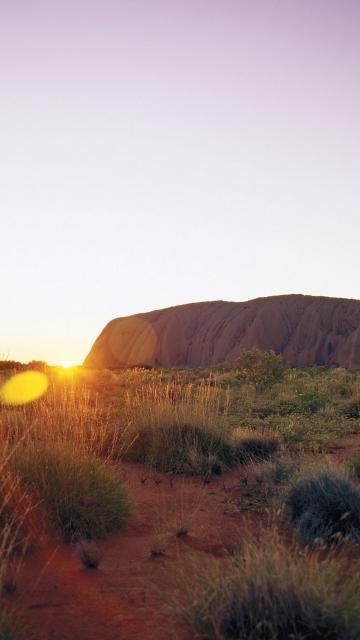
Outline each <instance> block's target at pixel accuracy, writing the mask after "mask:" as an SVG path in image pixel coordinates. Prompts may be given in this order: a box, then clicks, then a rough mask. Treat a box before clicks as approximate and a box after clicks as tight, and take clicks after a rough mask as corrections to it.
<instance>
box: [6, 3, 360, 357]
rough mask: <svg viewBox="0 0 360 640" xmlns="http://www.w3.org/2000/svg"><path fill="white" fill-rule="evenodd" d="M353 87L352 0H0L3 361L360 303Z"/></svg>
mask: <svg viewBox="0 0 360 640" xmlns="http://www.w3.org/2000/svg"><path fill="white" fill-rule="evenodd" d="M359 78H360V2H358V0H182V1H181V2H179V1H178V0H86V1H85V0H84V1H82V0H71V1H70V0H62V1H61V2H58V0H54V1H53V0H0V274H1V296H0V312H1V313H0V359H17V360H21V361H24V362H27V361H29V360H32V359H42V360H46V361H48V362H49V363H50V364H59V363H61V362H63V361H70V362H73V363H80V362H82V360H83V359H84V357H85V356H86V354H87V352H88V351H89V350H90V347H91V345H92V343H93V341H94V340H95V338H96V336H97V335H98V333H99V332H100V331H101V330H102V328H103V327H104V326H105V324H106V323H107V322H108V321H110V320H111V319H112V318H114V317H119V316H124V315H130V314H133V313H137V312H143V311H149V310H152V309H157V308H162V307H167V306H172V305H176V304H183V303H187V302H195V301H200V300H219V299H221V300H247V299H251V298H255V297H259V296H268V295H277V294H284V293H304V294H311V295H326V296H337V297H349V298H358V299H360V278H359V275H360V252H359V232H360V207H359V205H360V178H359V176H360V118H359V114H360V83H359Z"/></svg>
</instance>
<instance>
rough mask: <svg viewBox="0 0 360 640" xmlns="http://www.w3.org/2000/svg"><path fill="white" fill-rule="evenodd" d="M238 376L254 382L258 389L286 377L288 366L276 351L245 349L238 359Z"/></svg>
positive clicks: (269, 385) (251, 382) (248, 381)
mask: <svg viewBox="0 0 360 640" xmlns="http://www.w3.org/2000/svg"><path fill="white" fill-rule="evenodd" d="M236 368H237V369H238V378H239V379H240V380H243V381H244V382H247V383H250V384H253V385H254V387H255V388H256V390H257V391H261V390H263V389H266V388H267V387H271V386H272V385H273V384H275V383H276V382H279V381H280V380H282V379H283V378H284V375H285V372H286V367H285V365H284V364H283V360H282V357H281V356H279V355H277V354H276V353H275V352H274V351H260V350H259V349H255V350H254V351H244V352H243V353H242V354H241V356H240V358H238V359H237V360H236Z"/></svg>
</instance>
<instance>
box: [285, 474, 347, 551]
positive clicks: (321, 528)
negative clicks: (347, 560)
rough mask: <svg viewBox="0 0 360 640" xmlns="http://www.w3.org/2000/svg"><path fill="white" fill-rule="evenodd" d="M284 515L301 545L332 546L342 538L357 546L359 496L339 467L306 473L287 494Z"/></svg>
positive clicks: (294, 483)
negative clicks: (296, 530)
mask: <svg viewBox="0 0 360 640" xmlns="http://www.w3.org/2000/svg"><path fill="white" fill-rule="evenodd" d="M285 514H286V516H287V518H288V519H289V520H290V521H291V522H293V523H294V524H295V526H296V527H297V529H298V532H299V537H300V541H301V542H302V543H303V544H307V545H313V544H315V543H323V544H326V545H332V544H335V543H338V542H339V541H341V540H342V539H343V538H349V539H351V540H353V541H355V542H360V492H359V491H358V490H357V488H356V487H355V486H354V485H353V483H352V482H351V478H350V476H349V474H348V472H347V471H346V469H343V468H341V467H338V466H335V465H331V464H325V465H320V466H319V465H318V466H314V467H312V468H308V469H306V470H305V471H304V472H303V473H302V474H301V475H300V476H299V477H298V478H297V479H296V480H295V481H294V482H293V484H292V486H291V488H290V490H289V494H288V496H287V500H286V504H285Z"/></svg>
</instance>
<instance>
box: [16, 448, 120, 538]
mask: <svg viewBox="0 0 360 640" xmlns="http://www.w3.org/2000/svg"><path fill="white" fill-rule="evenodd" d="M9 464H10V466H11V468H12V470H13V472H14V473H15V474H16V475H17V476H18V477H19V478H20V480H21V482H22V483H23V485H24V486H25V487H27V488H28V489H29V490H30V491H32V492H33V493H34V494H35V495H36V496H37V497H38V498H39V500H40V501H41V502H42V504H43V505H44V507H45V509H46V511H47V513H48V515H49V517H50V518H51V520H52V522H53V523H54V525H55V526H56V527H57V529H58V530H59V531H60V532H61V533H62V535H63V538H64V540H65V541H67V542H68V541H71V540H73V539H78V538H100V537H103V536H105V535H106V534H108V533H110V532H111V531H113V530H116V529H119V528H121V527H122V525H123V524H124V523H125V521H126V519H127V518H128V516H129V513H130V505H131V503H130V499H129V496H128V493H127V491H126V489H125V487H124V485H123V483H122V482H121V480H120V479H119V478H118V477H117V476H116V474H115V473H114V472H113V470H112V468H111V467H110V466H108V465H106V464H105V463H104V462H102V461H100V460H98V459H96V458H95V457H93V456H91V455H89V454H87V453H85V452H81V450H80V451H76V450H74V448H73V447H71V446H69V445H66V444H65V443H64V444H62V445H59V444H55V445H51V444H49V443H44V444H41V443H39V444H38V445H35V444H33V443H31V442H30V443H27V445H23V446H20V447H18V449H17V450H16V451H15V452H14V455H13V456H12V458H11V459H10V462H9Z"/></svg>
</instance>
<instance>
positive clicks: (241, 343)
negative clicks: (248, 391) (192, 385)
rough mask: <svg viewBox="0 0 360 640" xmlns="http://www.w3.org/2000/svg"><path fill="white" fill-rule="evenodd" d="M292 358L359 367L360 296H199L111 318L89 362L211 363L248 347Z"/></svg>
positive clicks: (235, 355) (234, 356)
mask: <svg viewBox="0 0 360 640" xmlns="http://www.w3.org/2000/svg"><path fill="white" fill-rule="evenodd" d="M253 348H259V349H262V350H267V349H273V350H274V351H276V352H277V353H281V354H282V355H283V358H284V360H285V362H287V363H288V364H290V365H293V366H308V365H314V364H327V365H339V366H342V367H349V368H360V301H359V300H349V299H342V298H324V297H313V296H303V295H286V296H273V297H269V298H257V299H256V300H250V301H248V302H224V301H221V300H220V301H216V302H196V303H192V304H184V305H181V306H178V307H170V308H168V309H161V310H159V311H151V312H149V313H139V314H136V315H133V316H128V317H124V318H116V319H114V320H112V321H111V322H109V324H108V325H106V327H105V328H104V330H103V331H102V332H101V334H100V335H99V337H98V338H97V340H96V341H95V343H94V345H93V347H92V349H91V351H90V353H89V355H88V356H87V358H86V359H85V362H84V365H85V366H88V367H95V368H102V367H121V366H127V365H128V366H132V365H155V366H156V365H159V366H164V367H172V366H182V365H184V366H207V365H212V364H217V363H219V362H224V361H228V362H234V361H235V360H236V359H237V358H238V357H239V355H240V353H241V352H242V351H244V350H247V349H253Z"/></svg>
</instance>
